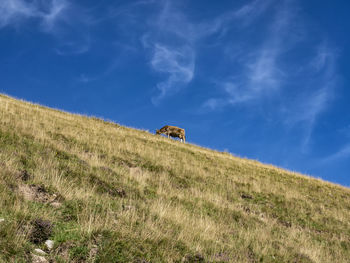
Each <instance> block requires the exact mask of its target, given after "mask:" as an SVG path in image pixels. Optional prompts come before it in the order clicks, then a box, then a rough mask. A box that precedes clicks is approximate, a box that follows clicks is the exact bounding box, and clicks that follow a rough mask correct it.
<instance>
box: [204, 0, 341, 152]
mask: <svg viewBox="0 0 350 263" xmlns="http://www.w3.org/2000/svg"><path fill="white" fill-rule="evenodd" d="M272 3H273V5H272ZM295 3H296V2H295V1H279V2H277V1H266V2H264V1H259V0H256V1H252V2H250V3H249V4H247V5H245V6H243V7H242V8H240V9H239V10H237V11H236V12H234V14H235V16H234V17H236V18H238V19H241V20H242V24H243V25H244V26H250V27H253V26H254V27H255V26H258V25H257V22H258V18H259V17H261V16H262V15H263V14H264V13H267V12H270V17H271V19H270V22H269V23H270V24H269V26H268V27H266V28H265V29H263V30H264V31H263V32H264V38H263V40H262V41H260V43H261V44H255V45H254V44H253V45H245V44H244V43H243V44H241V45H239V47H240V48H233V49H229V50H230V51H231V52H235V53H236V54H230V57H231V59H232V60H233V63H235V65H236V66H235V71H234V72H235V73H232V74H229V75H227V76H226V78H225V77H223V78H221V79H220V80H216V81H214V83H215V84H214V87H215V88H216V89H219V90H220V91H221V93H223V94H224V95H223V96H222V95H221V96H218V95H217V96H211V97H209V98H208V99H207V100H206V101H205V102H204V103H203V105H202V111H204V112H205V111H206V110H212V111H214V110H220V109H222V108H224V107H228V106H231V107H234V106H236V105H238V104H239V105H264V104H266V103H267V102H266V101H269V103H271V102H274V103H275V104H276V105H283V107H274V108H273V111H274V113H273V114H274V115H275V116H276V118H279V119H280V122H281V123H284V124H285V125H286V126H287V127H291V128H293V127H296V126H298V127H303V129H304V139H303V142H302V147H304V148H305V149H306V148H307V145H308V144H309V142H310V140H311V137H312V132H313V130H314V127H315V125H316V124H317V121H318V119H319V117H320V115H321V113H323V112H324V111H325V110H327V108H328V107H329V104H330V102H331V101H332V99H333V98H334V93H335V88H336V86H337V83H338V78H339V77H338V74H337V69H336V60H337V52H336V50H335V49H334V48H332V47H331V45H329V44H327V43H326V42H323V43H322V42H321V44H318V45H314V47H313V48H312V47H310V48H309V49H308V51H309V54H313V55H308V57H306V58H298V59H295V60H294V59H291V58H288V54H290V53H292V52H296V53H298V52H303V49H305V43H307V44H308V45H310V42H307V41H308V33H307V30H308V28H307V23H305V22H304V21H303V19H302V17H301V15H300V14H299V13H298V10H299V9H298V8H297V6H296V5H295ZM258 7H259V8H258ZM265 17H266V16H265ZM252 32H254V31H252ZM248 37H253V36H248ZM253 38H254V37H253ZM239 41H247V39H245V38H242V39H241V40H239ZM248 43H251V40H250V39H248ZM286 57H287V60H286ZM300 65H302V66H300ZM266 108H267V109H268V110H270V109H271V107H266Z"/></svg>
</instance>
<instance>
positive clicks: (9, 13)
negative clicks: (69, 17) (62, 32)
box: [0, 0, 68, 31]
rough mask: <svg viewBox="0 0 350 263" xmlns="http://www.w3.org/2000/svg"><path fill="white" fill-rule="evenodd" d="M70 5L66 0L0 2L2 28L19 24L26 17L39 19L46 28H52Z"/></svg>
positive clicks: (8, 0)
mask: <svg viewBox="0 0 350 263" xmlns="http://www.w3.org/2000/svg"><path fill="white" fill-rule="evenodd" d="M67 7H68V3H67V2H66V1H65V0H49V1H45V2H43V1H25V0H2V1H1V2H0V28H3V27H6V26H13V25H18V24H19V23H21V22H23V21H24V20H26V19H38V20H39V21H40V23H41V24H42V26H43V28H44V29H45V30H48V31H49V30H52V28H53V27H54V25H55V23H56V22H57V21H58V20H59V19H60V18H61V17H62V15H64V10H65V9H66V8H67Z"/></svg>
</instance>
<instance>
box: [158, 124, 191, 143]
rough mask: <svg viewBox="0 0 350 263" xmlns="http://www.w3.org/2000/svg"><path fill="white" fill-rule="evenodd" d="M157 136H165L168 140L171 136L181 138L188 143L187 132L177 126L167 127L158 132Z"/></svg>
mask: <svg viewBox="0 0 350 263" xmlns="http://www.w3.org/2000/svg"><path fill="white" fill-rule="evenodd" d="M156 134H165V135H167V136H168V138H169V137H170V136H171V137H173V138H176V137H177V138H180V140H181V141H182V142H185V141H186V136H185V130H184V129H181V128H179V127H175V126H170V125H165V126H164V127H163V128H161V129H159V130H156Z"/></svg>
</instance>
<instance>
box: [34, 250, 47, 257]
mask: <svg viewBox="0 0 350 263" xmlns="http://www.w3.org/2000/svg"><path fill="white" fill-rule="evenodd" d="M34 252H35V253H36V254H39V255H42V256H43V255H46V252H45V251H43V250H41V249H40V248H36V249H34Z"/></svg>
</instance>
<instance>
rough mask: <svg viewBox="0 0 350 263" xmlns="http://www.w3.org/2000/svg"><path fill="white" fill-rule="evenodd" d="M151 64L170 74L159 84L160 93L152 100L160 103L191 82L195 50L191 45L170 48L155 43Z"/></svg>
mask: <svg viewBox="0 0 350 263" xmlns="http://www.w3.org/2000/svg"><path fill="white" fill-rule="evenodd" d="M153 52H154V53H153V56H152V60H151V65H152V67H153V69H155V70H156V71H158V72H160V73H165V74H167V75H168V77H167V79H166V80H165V81H163V82H160V83H158V84H157V88H158V90H159V91H160V94H159V95H158V96H156V97H153V99H152V102H153V103H154V104H158V103H159V101H160V100H161V99H163V98H164V97H165V96H169V95H171V94H174V93H176V92H177V91H178V89H179V88H181V87H182V86H183V85H186V84H187V83H189V82H190V81H191V80H192V78H193V74H194V68H195V65H194V56H195V55H194V52H193V50H192V48H191V47H189V46H183V47H181V48H169V47H168V46H163V45H161V44H158V43H157V44H155V46H154V50H153Z"/></svg>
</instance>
